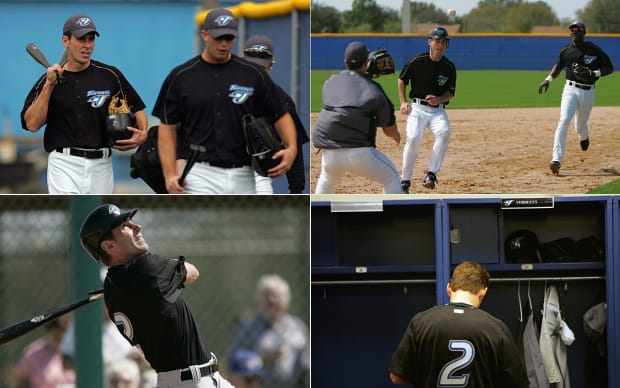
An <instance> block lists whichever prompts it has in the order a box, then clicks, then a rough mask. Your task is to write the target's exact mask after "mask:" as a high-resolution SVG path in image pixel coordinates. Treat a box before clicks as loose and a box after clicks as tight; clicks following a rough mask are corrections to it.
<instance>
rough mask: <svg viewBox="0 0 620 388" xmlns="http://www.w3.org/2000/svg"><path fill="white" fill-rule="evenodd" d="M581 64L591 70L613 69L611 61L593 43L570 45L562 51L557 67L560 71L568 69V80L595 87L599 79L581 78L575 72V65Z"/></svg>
mask: <svg viewBox="0 0 620 388" xmlns="http://www.w3.org/2000/svg"><path fill="white" fill-rule="evenodd" d="M575 62H576V63H579V64H580V65H582V66H585V67H587V68H589V69H590V70H596V69H600V68H601V67H612V68H613V66H612V64H611V60H610V59H609V56H608V55H607V54H605V52H604V51H603V50H602V49H601V48H600V47H598V46H597V45H595V44H594V43H592V42H583V44H580V45H578V46H577V45H574V44H572V43H571V44H569V45H568V46H566V47H564V48H563V49H562V50H561V51H560V55H559V57H558V62H557V63H556V66H557V67H558V69H563V68H564V67H566V79H567V80H570V81H575V82H579V83H583V84H587V85H593V84H594V83H595V82H596V81H597V80H598V78H597V77H596V76H594V75H593V76H591V77H588V78H579V77H577V75H575V73H574V72H573V69H572V65H573V63H575Z"/></svg>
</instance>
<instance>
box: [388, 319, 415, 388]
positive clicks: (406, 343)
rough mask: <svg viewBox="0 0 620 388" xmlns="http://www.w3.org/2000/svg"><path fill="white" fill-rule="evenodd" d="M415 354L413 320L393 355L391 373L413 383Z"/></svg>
mask: <svg viewBox="0 0 620 388" xmlns="http://www.w3.org/2000/svg"><path fill="white" fill-rule="evenodd" d="M415 353H416V347H415V342H414V328H413V319H412V320H411V321H410V322H409V325H408V326H407V330H406V331H405V334H404V335H403V337H402V338H401V340H400V343H399V344H398V347H397V348H396V351H394V354H393V355H392V360H391V361H390V367H389V371H390V372H391V373H393V374H395V375H396V376H398V377H400V378H402V379H405V380H407V381H408V382H410V383H413V381H414V376H413V375H412V373H411V371H412V368H411V365H415V361H414V355H415Z"/></svg>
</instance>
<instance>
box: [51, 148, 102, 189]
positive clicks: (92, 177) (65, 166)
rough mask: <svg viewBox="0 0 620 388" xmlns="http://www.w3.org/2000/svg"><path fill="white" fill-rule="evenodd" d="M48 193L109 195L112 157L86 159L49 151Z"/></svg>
mask: <svg viewBox="0 0 620 388" xmlns="http://www.w3.org/2000/svg"><path fill="white" fill-rule="evenodd" d="M47 190H48V191H49V193H50V194H112V192H113V191H114V173H113V169H112V157H107V158H101V159H86V158H83V157H81V156H73V155H69V154H68V153H66V154H65V153H61V152H56V151H52V152H50V153H49V155H48V158H47Z"/></svg>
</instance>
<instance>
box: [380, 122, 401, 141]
mask: <svg viewBox="0 0 620 388" xmlns="http://www.w3.org/2000/svg"><path fill="white" fill-rule="evenodd" d="M381 129H383V133H385V135H386V136H389V137H391V138H393V139H394V138H396V137H397V136H400V134H399V133H398V126H397V125H396V123H394V124H392V125H388V126H385V127H381Z"/></svg>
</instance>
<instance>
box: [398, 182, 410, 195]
mask: <svg viewBox="0 0 620 388" xmlns="http://www.w3.org/2000/svg"><path fill="white" fill-rule="evenodd" d="M400 187H401V188H402V189H403V193H405V194H409V187H411V181H400Z"/></svg>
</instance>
